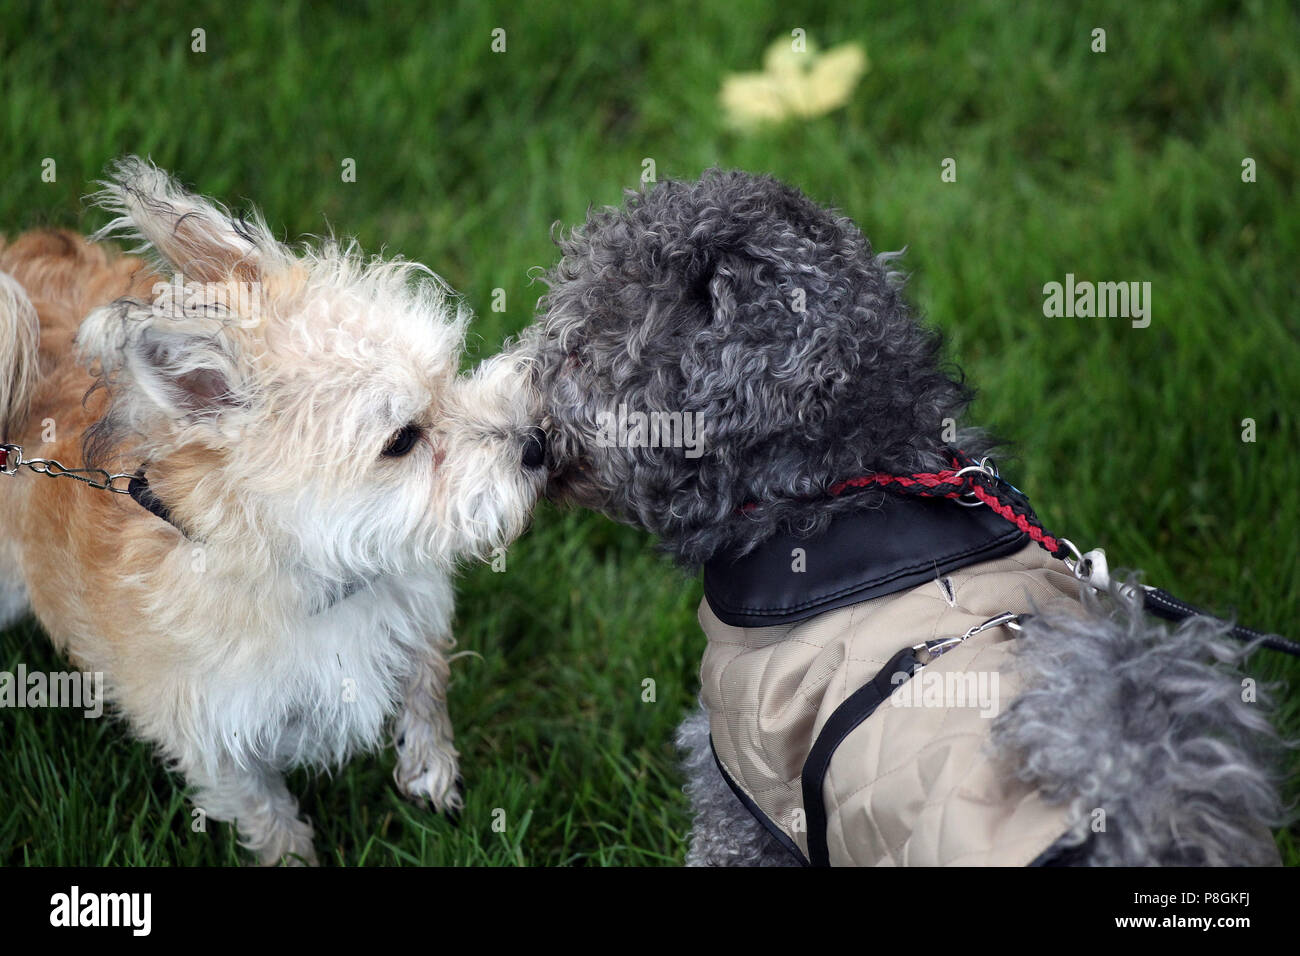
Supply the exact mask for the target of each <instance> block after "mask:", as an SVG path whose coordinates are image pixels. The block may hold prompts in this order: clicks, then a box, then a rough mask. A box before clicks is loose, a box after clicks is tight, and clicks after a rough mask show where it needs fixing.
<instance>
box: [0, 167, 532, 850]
mask: <svg viewBox="0 0 1300 956" xmlns="http://www.w3.org/2000/svg"><path fill="white" fill-rule="evenodd" d="M105 187H106V188H105V189H104V191H103V192H102V193H100V194H99V195H98V196H97V197H96V199H97V201H98V204H99V205H100V206H102V207H105V208H107V209H109V210H111V211H112V212H114V213H115V214H116V216H117V218H116V219H115V220H114V221H113V222H112V223H110V225H109V226H108V227H106V228H105V229H104V231H103V233H102V234H101V235H100V236H97V237H95V238H96V239H100V238H106V237H115V236H122V237H129V238H131V239H134V240H137V241H139V242H141V243H142V244H143V249H144V250H145V251H147V252H149V253H150V254H151V255H150V258H149V260H148V261H145V260H141V259H138V258H134V257H132V256H126V255H121V254H118V253H117V252H116V251H115V250H114V249H112V248H111V247H109V246H105V245H100V244H98V243H96V242H88V241H86V240H84V239H82V238H81V237H79V236H75V235H72V234H68V233H59V232H44V233H32V234H28V235H24V236H22V237H20V238H18V239H17V240H16V241H13V242H12V243H10V244H8V245H3V244H0V383H3V384H2V385H0V428H2V429H3V436H2V438H0V440H3V441H4V442H7V443H9V445H8V446H7V447H6V448H5V449H4V450H3V451H0V455H3V457H4V459H5V460H4V462H2V463H0V464H2V465H3V467H4V470H5V471H7V472H9V473H11V474H10V476H9V477H3V478H0V481H2V482H3V484H0V527H2V528H4V529H5V532H4V534H3V535H0V625H3V624H4V623H6V622H7V621H8V620H12V619H13V617H15V616H16V615H17V614H20V613H22V612H23V611H24V610H26V609H27V607H28V606H30V608H31V609H32V610H33V611H34V612H35V614H36V616H37V618H38V619H39V620H40V622H41V624H42V625H43V626H44V628H45V629H46V630H47V631H48V632H49V634H50V637H51V638H52V639H53V641H54V643H55V644H56V645H57V646H58V648H59V649H60V650H61V651H63V652H64V653H66V654H67V655H68V657H70V658H71V659H72V660H73V661H74V662H75V663H76V664H77V665H78V666H79V667H81V668H84V669H85V670H88V671H93V672H102V673H103V675H104V686H105V694H106V696H107V699H108V701H109V703H110V704H111V705H112V706H113V707H114V708H115V709H116V711H117V712H119V713H120V714H121V715H123V716H124V717H125V718H126V720H127V721H128V723H129V724H130V726H131V727H132V729H133V730H134V731H135V732H136V733H138V734H139V735H140V736H141V737H143V738H145V739H147V740H149V741H151V742H152V743H153V744H155V745H156V746H157V748H158V750H159V752H160V753H161V755H162V756H163V757H164V758H165V759H166V761H167V762H168V764H169V766H171V767H173V768H174V769H176V770H178V771H180V772H181V773H182V774H183V775H184V777H185V779H186V781H187V782H188V783H189V784H190V785H191V786H192V787H193V789H194V799H195V803H196V805H197V806H199V807H201V808H203V810H204V811H205V812H206V813H207V815H208V816H209V817H211V818H214V819H217V820H228V821H234V822H235V823H237V825H238V829H239V834H240V838H241V842H242V843H243V844H244V845H245V846H247V847H248V848H249V849H250V850H252V851H253V852H254V853H255V854H256V855H257V857H258V859H259V860H261V861H262V862H264V863H275V862H279V861H281V860H289V861H294V860H296V861H302V862H312V861H314V859H315V855H314V852H313V847H312V828H311V826H310V824H309V823H308V822H306V821H304V820H303V819H302V818H300V816H299V814H298V806H297V802H296V800H295V799H294V797H293V796H292V795H291V794H290V793H289V791H288V790H287V789H286V787H285V783H284V780H283V777H282V774H283V773H284V772H285V771H286V770H287V769H289V768H291V767H294V766H299V765H311V766H317V767H330V766H337V765H339V764H341V763H342V762H343V761H345V760H347V759H348V758H349V757H350V756H351V755H353V754H355V753H357V752H358V751H362V750H367V749H371V748H373V747H375V746H376V745H377V744H379V743H380V742H381V739H382V737H383V735H384V732H385V728H386V727H387V726H388V725H389V723H390V719H391V718H393V717H394V716H396V723H395V730H394V739H395V741H396V745H397V752H398V759H397V770H396V774H395V776H396V779H397V784H398V787H399V788H400V789H401V790H402V791H403V792H404V793H406V794H408V795H410V796H412V797H414V798H419V799H424V800H427V801H428V802H429V803H430V804H432V806H433V807H435V808H438V809H451V808H456V807H458V806H459V803H460V795H459V792H458V788H457V753H456V749H455V747H454V746H453V743H452V727H451V722H450V720H449V718H448V714H447V707H446V699H445V690H446V683H447V677H448V663H447V651H448V648H449V647H450V646H451V644H452V643H453V641H452V637H451V631H450V627H451V616H452V607H453V596H452V585H451V575H452V572H453V570H454V568H455V565H456V563H457V561H458V560H460V559H463V558H468V557H476V556H477V557H483V556H486V555H488V554H490V553H491V552H492V551H493V549H495V548H499V547H503V546H504V545H505V544H506V543H508V542H509V541H510V540H511V539H512V538H514V537H515V536H516V535H517V534H518V533H519V532H520V531H521V530H522V529H523V527H524V526H525V523H526V522H527V520H528V515H529V512H530V510H531V507H532V505H533V502H534V500H535V498H536V495H537V493H538V491H539V487H540V485H541V483H542V480H543V472H542V470H541V468H540V466H541V465H542V449H541V445H540V437H539V433H538V432H537V430H536V429H535V428H534V427H533V415H532V413H531V411H530V409H529V408H528V407H527V406H526V403H525V395H526V394H527V391H526V389H524V388H522V387H520V384H519V379H520V376H521V375H522V374H523V373H522V370H521V369H520V368H519V367H518V365H517V364H516V363H515V362H513V361H510V360H505V359H499V360H494V361H489V362H486V363H484V364H483V365H482V366H480V367H479V368H478V370H477V371H476V372H474V373H473V374H472V375H468V376H458V374H457V370H458V364H459V360H460V356H461V350H462V344H463V336H464V329H465V324H466V321H467V318H468V316H467V313H466V311H465V310H464V309H463V308H462V307H461V306H460V305H459V304H458V302H457V300H456V299H455V297H454V295H453V294H451V293H450V292H449V290H448V289H447V288H446V287H445V286H444V285H443V284H442V283H441V282H440V281H439V280H438V279H437V278H436V277H435V276H433V275H432V274H431V273H429V272H428V271H427V270H425V269H423V268H422V267H420V266H418V265H415V264H412V263H408V262H402V261H381V260H379V259H377V258H376V259H369V258H364V257H363V256H362V255H361V254H360V253H359V252H358V250H357V249H356V248H355V246H354V245H351V244H341V243H338V242H335V241H333V240H326V241H323V242H321V243H320V244H318V245H317V246H316V247H314V248H290V247H288V246H285V245H283V244H281V243H280V242H278V241H276V239H275V238H274V237H273V236H272V234H271V233H270V231H269V230H268V229H267V227H266V225H265V223H264V222H263V221H262V220H261V219H260V218H259V217H257V216H252V217H250V218H246V219H240V218H232V217H231V215H230V214H229V213H228V212H227V211H226V210H225V209H224V208H223V207H221V206H219V205H216V204H214V203H212V202H209V201H206V200H204V199H202V198H200V197H198V196H195V195H192V194H190V193H188V192H186V191H185V190H183V189H182V188H180V187H179V186H178V185H177V184H176V182H175V181H174V180H172V179H171V178H170V177H169V176H168V175H167V174H165V173H164V172H162V171H160V170H159V169H157V168H156V167H154V166H153V165H152V164H150V163H148V162H145V161H142V160H139V159H134V158H132V159H126V160H124V161H122V162H120V163H119V164H118V165H117V166H116V167H115V168H114V169H113V170H112V173H111V176H110V181H109V182H108V183H106V184H105ZM46 438H52V440H48V441H46V440H43V439H46ZM20 447H21V451H19V448H20ZM23 458H26V459H27V460H28V462H29V465H28V467H24V466H22V465H21V463H20V462H21V461H22V459H23ZM37 458H40V459H49V460H55V461H57V462H60V463H62V464H63V465H65V466H68V467H70V468H71V467H80V466H83V465H85V466H94V467H98V468H102V469H105V470H106V471H107V472H109V473H111V474H116V475H118V477H116V478H114V479H112V489H113V490H118V491H124V490H129V491H130V493H131V495H130V497H128V496H127V495H125V494H112V493H109V491H106V490H97V489H95V488H92V487H88V486H87V485H86V484H84V483H81V482H77V481H73V480H68V479H54V478H50V477H46V476H43V475H40V474H39V473H34V472H38V471H39V470H41V469H42V468H46V467H49V468H51V469H52V470H55V471H57V470H58V467H57V466H43V465H41V464H40V463H39V462H36V465H37V467H36V468H35V469H33V468H31V467H30V463H31V460H32V459H37ZM132 476H134V478H132ZM91 477H98V478H100V479H102V478H104V477H105V476H103V475H98V476H96V475H93V474H92V475H91ZM133 499H134V500H133Z"/></svg>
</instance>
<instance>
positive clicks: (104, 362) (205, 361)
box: [77, 295, 249, 425]
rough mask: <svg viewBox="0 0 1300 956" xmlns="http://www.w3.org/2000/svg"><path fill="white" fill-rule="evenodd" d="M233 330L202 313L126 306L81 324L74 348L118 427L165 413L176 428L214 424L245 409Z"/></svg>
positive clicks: (165, 302)
mask: <svg viewBox="0 0 1300 956" xmlns="http://www.w3.org/2000/svg"><path fill="white" fill-rule="evenodd" d="M239 334H240V333H239V329H238V326H237V325H235V324H234V323H232V322H230V321H229V320H228V318H225V317H222V316H219V315H213V314H211V313H210V312H209V311H207V310H206V309H202V308H199V309H188V310H183V311H182V310H180V309H173V308H172V306H171V300H170V299H169V298H168V297H167V296H165V295H164V296H160V297H159V298H157V299H155V300H154V301H153V302H148V303H146V302H140V301H136V300H130V299H123V300H119V301H118V302H115V303H113V304H112V305H109V306H105V307H104V308H101V309H97V310H95V311H94V312H92V313H91V314H90V315H89V316H87V317H86V319H85V321H83V322H82V324H81V328H80V330H79V331H78V333H77V347H78V349H79V351H80V353H81V355H82V358H83V360H85V361H86V362H87V363H88V364H89V365H90V366H91V367H92V370H93V371H94V372H95V373H96V374H97V375H98V376H99V378H100V380H101V381H102V382H103V383H104V384H106V385H108V386H110V391H111V392H112V394H113V403H114V416H115V418H116V419H117V423H118V424H121V423H123V422H124V421H129V422H131V423H133V424H142V423H143V422H144V421H145V420H146V419H148V418H152V417H155V416H157V414H158V413H159V412H161V413H162V415H163V416H165V417H166V418H167V419H168V420H170V421H173V422H177V423H187V424H191V425H192V424H200V423H205V422H206V423H216V422H217V421H218V420H219V419H221V418H222V417H223V414H224V413H225V412H226V411H227V410H228V409H231V408H234V407H236V406H239V405H240V404H242V402H243V401H244V398H245V396H244V395H243V392H244V388H245V384H246V381H247V380H248V378H249V376H248V375H246V374H244V372H243V370H242V358H241V356H242V354H243V349H242V348H241V344H240V338H239Z"/></svg>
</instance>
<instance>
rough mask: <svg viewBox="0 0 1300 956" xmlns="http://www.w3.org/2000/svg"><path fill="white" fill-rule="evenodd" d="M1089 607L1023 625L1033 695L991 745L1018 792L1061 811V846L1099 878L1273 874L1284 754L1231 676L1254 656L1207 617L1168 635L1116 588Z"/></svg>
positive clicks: (1259, 706) (1262, 702) (1003, 723)
mask: <svg viewBox="0 0 1300 956" xmlns="http://www.w3.org/2000/svg"><path fill="white" fill-rule="evenodd" d="M1130 593H1131V592H1130ZM1084 608H1085V611H1086V612H1087V613H1086V616H1075V615H1070V614H1064V613H1057V614H1053V615H1049V616H1040V617H1035V618H1033V619H1031V620H1030V621H1029V622H1028V623H1027V624H1026V627H1025V630H1024V633H1023V635H1022V636H1021V638H1020V641H1019V646H1018V655H1019V660H1020V663H1021V666H1022V667H1023V669H1024V674H1025V680H1026V684H1027V686H1026V689H1025V690H1024V691H1023V692H1022V693H1021V694H1020V695H1019V696H1018V697H1017V698H1016V700H1015V701H1014V702H1012V704H1011V705H1010V707H1009V708H1008V709H1007V710H1006V711H1005V712H1004V713H1003V714H1002V715H1001V716H1000V717H999V718H998V719H997V721H996V722H995V723H994V728H993V736H992V743H993V745H994V746H995V747H996V748H998V750H999V752H1001V753H1004V754H1006V755H1008V757H1009V758H1010V761H1011V763H1012V765H1014V766H1016V767H1017V768H1018V776H1019V777H1020V778H1021V779H1023V780H1024V781H1026V782H1027V783H1030V784H1032V785H1034V786H1035V787H1036V788H1037V789H1038V790H1039V791H1040V792H1041V793H1042V794H1043V795H1044V797H1045V798H1046V799H1048V800H1049V801H1051V802H1053V803H1067V804H1069V806H1070V810H1071V817H1072V819H1075V820H1076V821H1077V822H1076V825H1075V827H1074V829H1073V831H1072V833H1071V834H1070V836H1069V837H1068V838H1067V839H1065V840H1064V841H1062V843H1061V846H1063V847H1067V846H1071V845H1080V844H1082V843H1083V842H1084V841H1085V840H1089V846H1088V848H1087V849H1088V852H1087V853H1086V854H1085V855H1084V857H1083V859H1084V861H1086V862H1087V863H1088V864H1089V865H1094V866H1140V865H1152V864H1160V865H1183V866H1186V865H1204V866H1226V865H1265V864H1277V863H1278V862H1280V860H1279V857H1278V851H1277V847H1276V845H1275V843H1274V842H1273V838H1272V834H1271V833H1270V832H1269V830H1268V827H1269V826H1277V825H1280V824H1281V823H1282V811H1281V807H1280V804H1279V800H1278V796H1277V787H1276V784H1277V781H1276V780H1274V779H1273V777H1272V775H1271V774H1270V772H1269V770H1268V768H1269V767H1270V766H1271V765H1272V763H1273V761H1272V760H1271V757H1272V756H1273V754H1272V753H1271V751H1273V750H1274V749H1275V748H1276V747H1277V745H1278V741H1277V737H1276V735H1275V732H1274V730H1273V728H1272V725H1271V724H1270V722H1269V719H1268V717H1267V713H1268V709H1269V707H1268V702H1267V699H1266V698H1267V695H1266V693H1265V692H1264V690H1263V689H1262V688H1258V689H1257V690H1256V699H1255V701H1254V702H1246V701H1244V700H1243V699H1242V698H1243V682H1242V678H1241V674H1240V672H1239V671H1237V670H1236V665H1237V664H1239V663H1240V662H1241V660H1242V658H1243V657H1244V656H1245V654H1246V653H1248V650H1249V649H1248V648H1243V647H1242V646H1241V645H1239V644H1236V643H1233V642H1232V641H1231V639H1230V638H1229V637H1228V636H1227V631H1228V626H1227V625H1225V624H1223V623H1222V622H1220V621H1215V620H1213V619H1211V618H1206V617H1198V618H1190V619H1188V620H1187V621H1184V622H1183V623H1182V624H1180V625H1179V626H1178V627H1177V628H1175V629H1174V630H1173V631H1172V632H1171V631H1170V629H1169V628H1168V627H1167V626H1165V625H1164V624H1162V623H1160V622H1157V621H1155V620H1153V619H1152V618H1150V617H1148V616H1147V615H1146V614H1144V613H1143V611H1142V607H1141V599H1140V598H1138V597H1133V596H1129V597H1126V596H1125V595H1124V593H1122V592H1121V591H1120V590H1119V588H1118V587H1117V586H1115V587H1112V590H1111V594H1110V595H1109V597H1098V596H1096V595H1094V594H1093V593H1092V592H1090V591H1088V592H1086V593H1085V594H1084ZM1097 810H1101V811H1103V812H1104V823H1105V829H1104V831H1100V832H1093V830H1094V826H1093V823H1094V820H1100V819H1103V817H1102V816H1101V815H1096V816H1094V813H1095V811H1097Z"/></svg>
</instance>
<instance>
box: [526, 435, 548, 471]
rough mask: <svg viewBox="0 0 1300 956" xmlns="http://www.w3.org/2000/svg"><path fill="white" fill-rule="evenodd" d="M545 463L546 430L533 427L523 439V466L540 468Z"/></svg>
mask: <svg viewBox="0 0 1300 956" xmlns="http://www.w3.org/2000/svg"><path fill="white" fill-rule="evenodd" d="M544 464H546V432H544V431H542V430H541V429H540V428H534V429H532V430H531V431H529V433H528V437H527V438H525V439H524V467H525V468H541V467H542V465H544Z"/></svg>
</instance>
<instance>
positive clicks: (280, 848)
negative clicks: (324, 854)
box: [244, 819, 317, 866]
mask: <svg viewBox="0 0 1300 956" xmlns="http://www.w3.org/2000/svg"><path fill="white" fill-rule="evenodd" d="M259 837H260V838H259V839H258V840H256V841H255V842H253V841H246V842H245V844H244V845H245V846H247V847H248V849H250V850H252V851H253V852H254V853H255V854H256V855H257V862H258V865H259V866H316V865H317V862H316V846H315V842H314V834H313V832H312V827H311V824H310V823H308V822H306V821H305V820H298V819H294V820H289V821H286V822H285V824H284V825H282V826H278V827H276V829H275V830H273V831H272V832H270V833H266V834H260V835H259Z"/></svg>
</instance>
